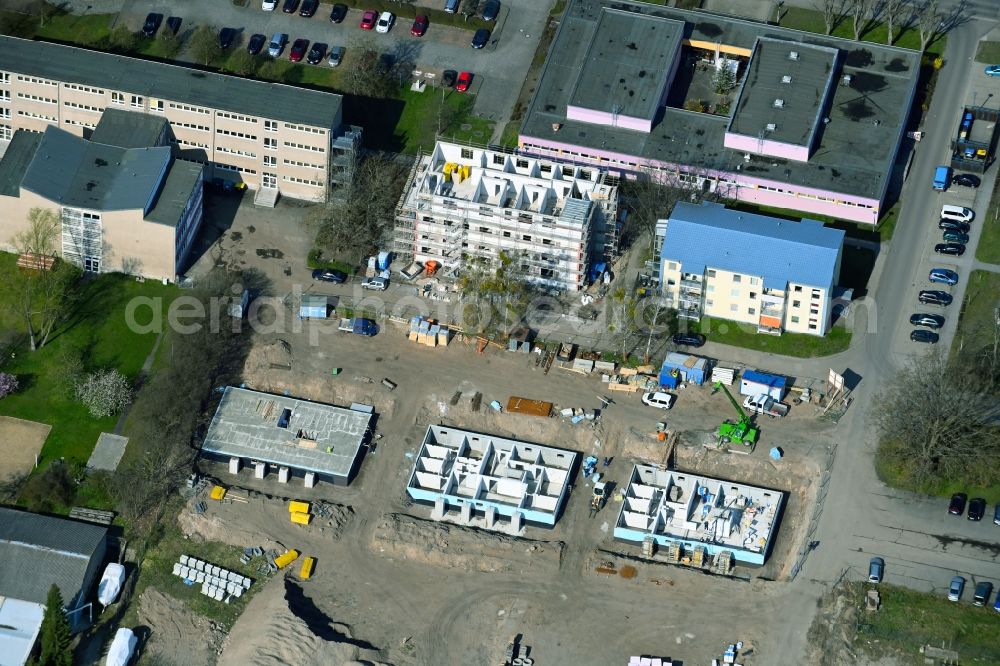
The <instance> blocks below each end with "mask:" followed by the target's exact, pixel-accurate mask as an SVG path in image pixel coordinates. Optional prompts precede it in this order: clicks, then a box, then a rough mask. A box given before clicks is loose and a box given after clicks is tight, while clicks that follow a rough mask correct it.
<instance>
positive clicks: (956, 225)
mask: <svg viewBox="0 0 1000 666" xmlns="http://www.w3.org/2000/svg"><path fill="white" fill-rule="evenodd" d="M938 229H943V230H945V231H960V232H962V233H963V234H964V233H968V232H969V224H968V223H967V222H956V221H955V220H941V221H940V222H938Z"/></svg>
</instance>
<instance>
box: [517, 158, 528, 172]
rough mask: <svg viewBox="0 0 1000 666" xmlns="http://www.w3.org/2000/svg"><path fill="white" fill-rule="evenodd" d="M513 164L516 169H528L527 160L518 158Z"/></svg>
mask: <svg viewBox="0 0 1000 666" xmlns="http://www.w3.org/2000/svg"><path fill="white" fill-rule="evenodd" d="M515 164H516V165H517V168H518V169H527V168H528V160H525V159H520V158H518V160H517V162H516V163H515Z"/></svg>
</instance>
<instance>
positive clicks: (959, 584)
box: [948, 576, 965, 601]
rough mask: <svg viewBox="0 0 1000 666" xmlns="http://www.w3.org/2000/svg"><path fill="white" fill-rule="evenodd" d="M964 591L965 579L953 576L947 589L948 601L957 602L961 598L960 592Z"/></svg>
mask: <svg viewBox="0 0 1000 666" xmlns="http://www.w3.org/2000/svg"><path fill="white" fill-rule="evenodd" d="M964 589H965V579H964V578H962V577H961V576H955V577H954V578H952V579H951V585H950V586H949V587H948V601H958V600H959V599H961V598H962V590H964Z"/></svg>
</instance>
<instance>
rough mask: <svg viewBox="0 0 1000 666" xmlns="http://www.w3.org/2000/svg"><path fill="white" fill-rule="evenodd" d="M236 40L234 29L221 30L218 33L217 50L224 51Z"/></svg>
mask: <svg viewBox="0 0 1000 666" xmlns="http://www.w3.org/2000/svg"><path fill="white" fill-rule="evenodd" d="M234 39H236V28H223V29H222V30H220V31H219V48H220V49H222V50H223V51H225V50H226V49H228V48H229V47H230V46H232V45H233V40H234Z"/></svg>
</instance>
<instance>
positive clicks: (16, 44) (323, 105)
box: [0, 35, 343, 129]
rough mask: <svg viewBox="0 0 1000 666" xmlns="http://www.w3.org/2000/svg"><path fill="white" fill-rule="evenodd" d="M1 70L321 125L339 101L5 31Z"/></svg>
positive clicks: (333, 116) (330, 124) (330, 120)
mask: <svg viewBox="0 0 1000 666" xmlns="http://www.w3.org/2000/svg"><path fill="white" fill-rule="evenodd" d="M0 70H3V71H7V72H16V73H19V74H26V75H29V76H38V77H42V78H46V79H52V80H55V81H67V82H70V83H78V84H81V85H87V86H95V87H99V88H110V89H113V90H122V91H127V92H130V93H135V94H137V95H143V96H146V97H157V98H163V99H168V100H173V101H176V102H184V103H186V104H192V105H195V106H203V107H208V108H211V109H221V110H223V111H231V112H233V113H242V114H246V115H249V116H258V117H264V118H273V119H275V120H281V121H284V122H289V123H299V124H302V125H312V126H315V127H323V128H326V129H333V128H334V124H335V123H337V122H338V117H339V113H340V107H341V104H342V103H343V97H342V96H340V95H337V94H334V93H327V92H320V91H318V90H307V89H305V88H296V87H295V86H288V85H284V84H281V83H268V82H265V81H255V80H253V79H244V78H240V77H236V76H227V75H225V74H216V73H214V72H206V71H202V70H199V69H194V68H191V67H184V66H181V65H169V64H165V63H159V62H152V61H149V60H141V59H139V58H129V57H127V56H121V55H115V54H112V53H103V52H101V51H91V50H90V49H85V48H80V47H77V46H64V45H62V44H52V43H50V42H39V41H33V40H29V39H20V38H18V37H8V36H6V35H4V36H0Z"/></svg>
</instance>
